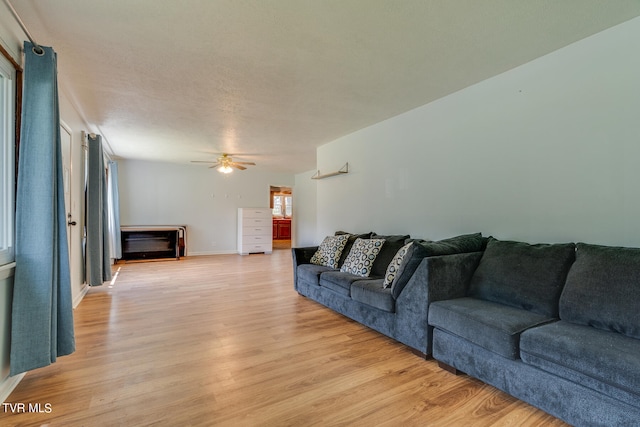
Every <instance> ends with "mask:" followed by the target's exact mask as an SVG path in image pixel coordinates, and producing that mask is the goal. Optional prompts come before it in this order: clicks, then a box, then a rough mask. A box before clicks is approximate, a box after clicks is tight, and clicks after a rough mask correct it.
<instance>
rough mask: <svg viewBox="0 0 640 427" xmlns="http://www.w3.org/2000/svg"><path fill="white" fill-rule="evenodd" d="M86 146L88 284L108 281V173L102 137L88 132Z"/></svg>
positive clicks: (100, 283)
mask: <svg viewBox="0 0 640 427" xmlns="http://www.w3.org/2000/svg"><path fill="white" fill-rule="evenodd" d="M87 145H88V147H87V187H86V205H87V206H86V222H85V224H86V227H87V228H86V236H87V247H86V258H87V259H86V264H87V265H86V271H87V273H86V274H87V277H86V279H87V284H88V285H89V286H101V285H102V284H103V283H104V282H106V281H109V280H111V253H110V250H109V205H108V202H107V201H108V192H107V173H106V169H105V165H104V152H103V150H102V137H101V136H100V135H94V134H91V135H89V137H88V138H87Z"/></svg>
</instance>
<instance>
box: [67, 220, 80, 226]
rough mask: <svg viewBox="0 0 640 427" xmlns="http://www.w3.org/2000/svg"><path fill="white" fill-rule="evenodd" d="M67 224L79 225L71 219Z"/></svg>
mask: <svg viewBox="0 0 640 427" xmlns="http://www.w3.org/2000/svg"><path fill="white" fill-rule="evenodd" d="M67 224H69V225H77V224H78V223H77V222H75V221H71V220H69V221H67Z"/></svg>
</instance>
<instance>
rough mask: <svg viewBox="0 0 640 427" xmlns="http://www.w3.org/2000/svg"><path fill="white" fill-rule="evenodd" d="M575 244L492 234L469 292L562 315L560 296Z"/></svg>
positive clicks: (546, 314)
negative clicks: (526, 240)
mask: <svg viewBox="0 0 640 427" xmlns="http://www.w3.org/2000/svg"><path fill="white" fill-rule="evenodd" d="M574 260H575V245H574V244H573V243H565V244H534V245H531V244H528V243H523V242H511V241H500V240H496V239H494V238H489V242H487V248H486V250H485V252H484V255H483V256H482V259H481V260H480V264H479V265H478V268H477V269H476V271H475V273H474V274H473V277H472V278H471V284H470V287H469V296H472V297H476V298H480V299H484V300H487V301H493V302H499V303H501V304H506V305H510V306H512V307H516V308H522V309H525V310H529V311H533V312H536V313H539V314H542V315H545V316H549V317H558V300H559V299H560V293H561V292H562V288H563V286H564V283H565V280H566V278H567V274H568V272H569V268H570V267H571V264H572V263H573V261H574Z"/></svg>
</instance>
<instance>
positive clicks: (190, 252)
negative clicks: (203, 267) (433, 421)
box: [189, 251, 238, 256]
mask: <svg viewBox="0 0 640 427" xmlns="http://www.w3.org/2000/svg"><path fill="white" fill-rule="evenodd" d="M233 254H236V255H237V254H238V251H203V252H192V251H189V256H206V255H233Z"/></svg>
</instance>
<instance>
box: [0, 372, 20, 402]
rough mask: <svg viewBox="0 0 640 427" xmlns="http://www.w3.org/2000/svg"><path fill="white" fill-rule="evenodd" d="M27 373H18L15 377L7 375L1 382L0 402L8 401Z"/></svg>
mask: <svg viewBox="0 0 640 427" xmlns="http://www.w3.org/2000/svg"><path fill="white" fill-rule="evenodd" d="M24 376H25V374H24V373H22V374H18V375H15V376H13V377H7V378H5V380H4V381H2V383H1V384H0V402H3V403H4V402H6V401H7V399H8V398H9V396H10V395H11V392H12V391H13V390H14V389H15V388H16V387H17V386H18V384H20V381H22V379H23V378H24Z"/></svg>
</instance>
